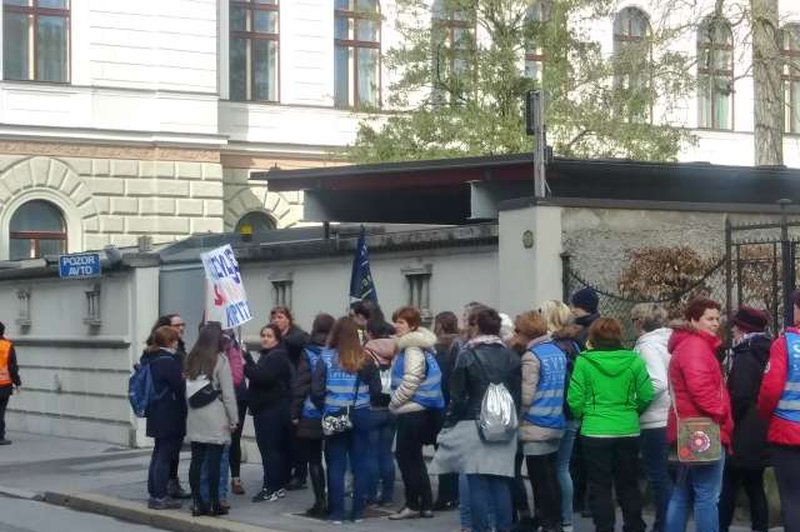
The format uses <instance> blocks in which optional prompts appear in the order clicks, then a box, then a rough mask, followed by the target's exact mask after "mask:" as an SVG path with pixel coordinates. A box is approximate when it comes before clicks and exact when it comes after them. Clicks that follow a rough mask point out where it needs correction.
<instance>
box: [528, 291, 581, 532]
mask: <svg viewBox="0 0 800 532" xmlns="http://www.w3.org/2000/svg"><path fill="white" fill-rule="evenodd" d="M538 310H539V313H540V314H541V315H542V317H543V318H544V321H545V323H547V332H548V333H549V334H550V337H551V338H552V340H553V343H554V344H556V345H557V346H558V347H559V349H561V350H562V351H563V352H564V354H565V355H566V358H567V360H566V361H567V368H566V375H565V377H564V379H565V382H564V387H565V389H566V388H567V387H569V381H570V379H571V378H572V370H573V368H574V367H575V359H576V358H577V357H578V355H579V354H580V352H581V346H580V345H579V344H578V341H577V337H578V336H579V335H580V333H581V331H582V330H583V328H582V327H581V326H579V325H575V324H574V323H570V320H571V319H572V311H571V310H570V308H569V307H568V306H567V305H565V304H564V303H563V302H561V301H558V300H556V299H549V300H547V301H544V302H543V303H542V304H541V305H539V309H538ZM564 418H565V424H564V433H563V435H562V436H561V440H560V441H559V444H558V454H557V455H556V472H557V475H558V484H559V488H560V493H561V528H562V529H563V530H564V532H571V531H572V514H573V502H574V501H573V493H574V486H573V482H572V475H571V473H570V464H571V463H572V462H573V449H574V447H575V438H576V437H577V436H578V430H579V429H580V426H581V425H580V420H577V419H575V418H574V416H573V415H572V413H571V412H570V410H569V405H568V404H567V403H566V401H565V402H564ZM576 465H578V464H576Z"/></svg>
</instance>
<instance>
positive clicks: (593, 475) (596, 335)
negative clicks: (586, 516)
mask: <svg viewBox="0 0 800 532" xmlns="http://www.w3.org/2000/svg"><path fill="white" fill-rule="evenodd" d="M587 348H588V351H585V352H584V353H582V354H581V355H580V356H579V357H578V358H577V360H576V362H575V369H574V371H573V372H572V380H571V381H570V384H569V391H568V394H567V402H568V404H569V408H570V411H571V412H572V414H573V415H574V416H575V417H576V418H580V419H581V420H582V424H581V440H582V441H581V445H582V448H583V450H584V453H583V459H584V463H585V471H586V475H587V483H588V486H589V501H590V507H591V510H592V518H593V519H594V526H595V531H596V532H612V531H613V530H614V502H613V499H612V495H611V488H612V485H613V487H614V488H615V490H616V493H617V499H618V500H619V505H620V507H621V509H622V518H623V520H624V525H625V526H624V528H623V529H624V530H625V531H626V532H644V531H645V528H646V525H645V522H644V521H643V520H642V494H641V493H640V492H639V484H638V478H637V464H638V460H637V457H638V454H639V415H640V414H641V413H642V412H644V411H645V409H646V408H647V406H648V405H649V404H650V401H652V399H653V385H652V383H651V382H650V376H649V375H648V373H647V367H646V366H645V364H644V361H642V359H641V357H639V355H637V354H636V353H634V352H633V351H630V350H627V349H624V348H623V347H622V327H621V326H620V323H619V322H618V321H617V320H615V319H611V318H599V319H597V320H596V321H595V322H594V323H593V324H592V326H591V327H590V328H589V340H588V343H587Z"/></svg>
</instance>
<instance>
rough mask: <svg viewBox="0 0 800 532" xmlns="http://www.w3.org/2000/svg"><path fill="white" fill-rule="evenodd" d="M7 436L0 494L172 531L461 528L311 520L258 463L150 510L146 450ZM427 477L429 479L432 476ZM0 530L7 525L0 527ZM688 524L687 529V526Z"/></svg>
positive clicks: (584, 528)
mask: <svg viewBox="0 0 800 532" xmlns="http://www.w3.org/2000/svg"><path fill="white" fill-rule="evenodd" d="M9 438H10V439H11V440H12V441H13V442H14V443H13V445H10V446H7V447H0V495H5V496H6V497H16V498H20V499H27V500H31V501H36V500H39V501H44V502H46V503H50V504H53V505H57V506H62V507H66V508H70V509H73V510H79V511H83V512H91V513H93V514H101V515H105V516H109V517H113V518H116V519H122V520H124V521H126V522H131V523H139V524H143V525H146V526H150V527H154V528H158V529H164V530H174V531H177V532H189V531H191V532H257V531H258V532H270V531H276V532H277V531H284V532H307V531H327V530H332V529H334V530H335V529H343V530H346V531H347V532H362V531H363V532H375V531H376V530H379V531H380V532H394V531H405V530H413V529H420V528H424V530H429V531H432V532H455V531H458V530H460V526H459V522H458V512H457V511H450V512H442V513H438V514H437V515H436V517H435V518H434V519H425V520H412V521H389V520H388V519H386V518H385V517H386V515H388V511H375V512H372V513H371V514H369V515H367V518H366V519H365V520H364V521H363V522H362V523H359V524H354V523H349V524H345V525H340V526H335V525H332V524H329V523H327V522H324V521H319V520H315V519H309V518H306V517H305V516H302V515H301V514H302V513H303V512H304V511H305V509H306V508H308V507H310V506H311V505H312V502H313V495H312V493H311V490H310V489H307V490H301V491H295V492H290V493H289V495H288V496H287V497H286V498H285V499H281V500H279V501H276V502H270V503H260V504H254V503H251V502H250V496H252V495H253V494H255V493H256V492H257V491H258V488H259V486H260V484H261V476H262V471H261V465H260V464H242V481H243V483H244V486H245V489H246V490H247V494H246V495H244V496H237V495H231V496H230V497H229V499H228V500H229V502H230V503H231V506H232V508H231V513H230V514H229V515H227V516H224V517H219V518H210V517H199V518H195V517H192V516H191V514H190V510H189V504H188V501H187V504H185V505H184V508H183V509H181V510H169V511H155V510H150V509H148V508H147V506H146V501H147V466H148V463H149V459H150V451H149V450H146V449H129V448H125V447H118V446H114V445H110V444H107V443H101V442H92V441H84V440H75V439H67V438H57V437H53V436H44V435H34V434H27V433H10V434H9ZM189 458H190V456H189V452H188V451H184V452H182V453H181V466H180V470H179V472H180V476H181V482H182V483H183V485H184V487H185V488H187V489H188V481H187V479H186V478H187V474H188V469H189ZM433 481H434V483H435V477H433ZM434 490H435V485H434ZM402 493H403V490H402V485H401V484H399V475H398V485H397V486H396V488H395V494H396V495H400V496H402V495H401V494H402ZM398 498H399V497H396V499H398ZM398 502H402V501H398ZM398 506H399V505H398ZM645 520H646V521H647V522H648V523H651V522H652V516H649V515H645ZM111 522H112V523H118V524H119V528H115V527H114V526H112V525H109V527H110V528H105V529H103V530H107V531H109V532H111V531H117V530H119V531H126V530H129V528H123V527H122V523H120V522H119V521H111ZM574 525H575V526H574V531H575V532H589V531H591V530H593V528H594V527H593V526H592V524H591V521H590V520H588V519H583V518H580V517H576V520H575V523H574ZM620 526H621V520H620ZM749 528H750V527H744V526H742V527H731V531H736V532H746V531H748V530H749ZM59 529H60V528H59ZM0 530H6V529H5V528H2V527H0ZM64 530H66V528H65V529H64ZM689 530H690V531H691V530H693V528H692V527H691V526H690V528H689ZM779 530H782V529H780V528H775V529H772V531H773V532H777V531H779Z"/></svg>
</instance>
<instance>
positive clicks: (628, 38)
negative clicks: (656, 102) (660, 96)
mask: <svg viewBox="0 0 800 532" xmlns="http://www.w3.org/2000/svg"><path fill="white" fill-rule="evenodd" d="M634 22H643V23H644V26H645V31H644V35H641V36H640V35H634V31H633V27H634ZM620 27H621V31H620ZM612 30H613V32H612V33H613V42H614V45H613V50H614V51H613V54H614V58H615V59H616V58H617V56H618V55H619V54H625V53H629V52H628V51H627V50H626V48H627V47H630V46H633V47H637V46H640V45H644V44H647V50H646V54H643V57H642V59H643V61H644V62H645V63H647V62H652V60H653V45H652V43H648V40H649V39H650V38H651V36H652V32H653V26H652V24H651V23H650V15H649V14H648V13H647V12H646V11H644V10H643V9H641V8H639V7H636V6H628V7H625V8H623V9H621V10H619V11H618V12H617V14H616V15H615V17H614V22H613V28H612ZM634 70H635V67H634V66H633V65H629V67H628V68H622V67H620V66H619V65H617V64H615V65H614V79H613V84H614V89H615V91H629V92H630V91H632V90H633V85H634V84H633V83H631V80H632V77H633V74H634ZM639 79H640V85H639V86H638V87H637V88H638V89H645V90H646V89H647V88H648V86H652V83H653V80H652V78H651V76H650V73H649V72H646V73H645V75H643V76H641V77H640V78H639ZM648 107H649V109H647V115H646V116H645V117H643V118H644V120H643V122H646V123H650V124H652V123H653V112H654V110H653V102H652V101H651V102H650V104H649V105H648ZM620 111H622V109H621V108H620ZM625 111H626V118H627V120H628V121H629V122H633V121H634V120H633V116H632V113H631V112H630V109H626V110H625Z"/></svg>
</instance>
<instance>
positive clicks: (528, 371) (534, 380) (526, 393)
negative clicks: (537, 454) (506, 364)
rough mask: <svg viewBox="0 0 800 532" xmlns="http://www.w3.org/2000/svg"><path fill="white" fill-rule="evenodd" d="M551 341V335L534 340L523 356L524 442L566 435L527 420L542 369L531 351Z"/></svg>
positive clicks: (521, 428) (521, 423)
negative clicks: (526, 415) (526, 416)
mask: <svg viewBox="0 0 800 532" xmlns="http://www.w3.org/2000/svg"><path fill="white" fill-rule="evenodd" d="M550 340H551V338H550V335H549V334H547V335H544V336H540V337H539V338H535V339H533V340H532V341H531V342H530V343H529V344H528V346H527V347H528V350H527V351H525V353H524V354H523V355H522V359H521V363H522V407H521V411H522V415H520V417H519V439H520V440H521V441H523V442H538V441H548V440H557V439H559V438H561V436H562V435H563V434H564V431H563V430H561V429H553V428H549V427H540V426H538V425H534V424H533V423H531V422H530V421H528V420H527V419H526V418H525V413H526V412H527V411H528V410H529V409H530V407H531V405H532V404H533V398H534V396H535V395H536V389H537V386H538V384H539V375H540V368H541V363H540V362H539V359H538V358H536V357H535V356H533V353H531V352H530V349H531V348H532V347H534V346H536V345H539V344H541V343H545V342H549V341H550Z"/></svg>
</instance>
